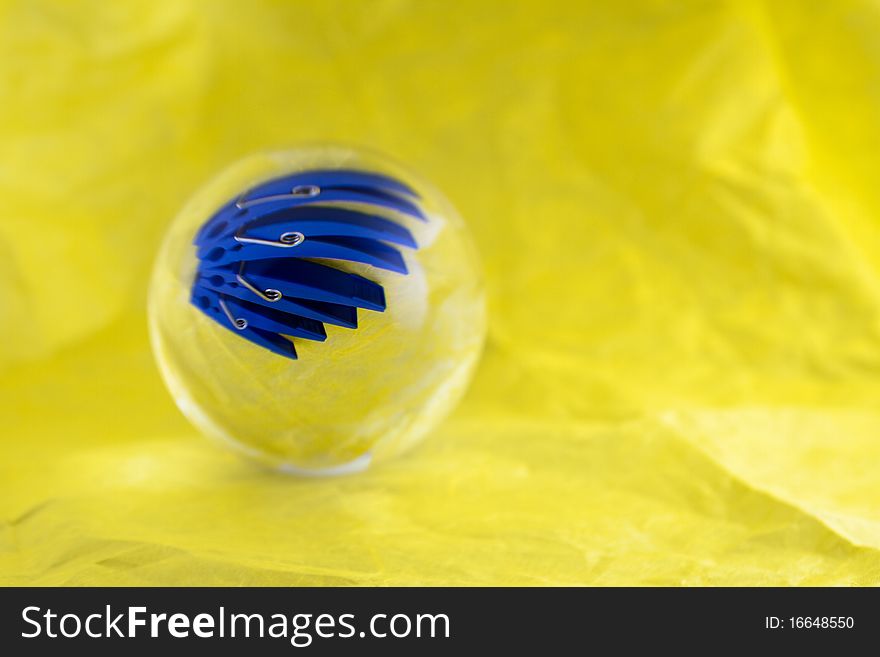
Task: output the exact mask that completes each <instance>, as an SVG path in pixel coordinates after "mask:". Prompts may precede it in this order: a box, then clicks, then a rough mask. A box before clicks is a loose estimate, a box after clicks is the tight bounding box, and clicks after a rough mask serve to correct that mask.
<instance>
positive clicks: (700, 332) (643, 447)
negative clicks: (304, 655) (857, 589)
mask: <svg viewBox="0 0 880 657" xmlns="http://www.w3.org/2000/svg"><path fill="white" fill-rule="evenodd" d="M878 38H880V7H878V6H877V5H876V3H872V2H867V1H848V0H843V1H841V2H834V3H831V2H826V3H822V2H785V1H783V0H776V1H773V0H767V1H766V2H759V1H757V0H756V1H749V0H741V1H730V2H704V1H696V0H695V1H692V2H657V1H647V0H646V1H644V2H626V3H623V2H599V1H597V2H579V1H572V2H548V1H547V0H541V1H531V0H523V1H521V2H502V1H500V0H498V1H491V2H490V1H475V2H469V3H453V4H450V3H448V2H440V1H424V2H406V1H403V0H374V1H371V2H346V1H343V0H340V1H338V2H321V3H314V2H288V3H280V2H278V3H276V2H254V1H250V2H235V1H225V2H224V1H215V2H184V1H181V0H168V1H164V2H159V1H155V0H150V1H146V0H145V1H144V2H120V3H102V2H87V3H63V2H44V1H38V2H0V101H2V102H0V144H2V146H0V198H2V199H3V207H2V211H0V318H2V321H0V410H2V415H0V417H2V418H3V428H2V433H0V523H2V524H0V583H3V584H35V585H65V584H66V585H85V584H90V585H94V584H105V585H141V584H146V585H186V584H203V585H215V584H216V585H230V584H232V585H238V584H255V585H262V584H265V585H296V584H312V585H315V584H317V585H320V584H356V585H390V584H398V585H400V584H402V585H417V584H425V585H484V584H492V585H515V584H526V585H548V584H550V585H557V584H562V585H568V584H595V585H620V584H644V585H664V584H665V585H669V584H672V585H678V584H684V585H708V584H728V585H763V584H810V585H822V584H877V583H880V476H878V475H880V441H878V439H877V436H878V434H880V406H878V404H880V220H878V217H880V186H878V185H877V184H876V180H877V178H876V176H877V171H880V122H878V121H877V117H878V116H880V96H878V94H877V88H878V84H880V51H878V50H877V48H876V43H877V39H878ZM321 140H332V141H336V142H340V141H341V142H351V143H356V144H363V145H365V146H368V147H371V148H375V149H377V150H379V151H382V152H386V153H389V154H391V155H392V156H394V157H395V158H396V159H398V160H400V161H402V162H404V163H406V164H407V165H409V166H411V167H412V168H413V169H414V170H416V171H418V172H419V173H421V174H422V175H423V176H424V177H425V178H426V179H428V180H430V181H431V182H433V183H434V184H435V185H436V186H437V187H438V188H439V189H440V190H442V191H443V192H444V193H445V194H446V195H447V196H448V197H449V198H450V200H451V201H452V202H453V204H454V205H455V206H456V207H457V208H458V209H459V210H460V212H461V214H462V215H463V216H464V218H465V220H466V221H467V222H468V225H469V227H470V229H471V231H472V232H473V234H474V237H475V241H476V245H477V248H478V250H479V252H480V257H481V260H482V263H483V266H484V269H485V276H486V281H487V289H488V297H489V338H488V342H487V345H486V350H485V353H484V357H483V360H482V362H481V364H480V366H479V369H478V371H477V374H476V378H475V380H474V383H473V385H472V386H471V388H470V390H469V392H468V393H467V395H466V397H465V400H464V402H463V403H462V405H461V406H460V407H459V408H458V409H457V411H456V412H455V413H454V414H453V415H452V417H451V418H450V419H449V420H448V421H446V422H445V423H444V424H443V425H442V426H441V427H440V428H439V429H437V430H436V431H434V432H433V433H432V435H431V436H429V438H428V439H427V440H426V441H425V442H424V443H423V444H422V445H420V446H419V447H418V448H416V449H415V450H413V451H411V452H409V453H408V454H406V455H405V456H403V457H401V458H398V459H396V460H391V461H388V462H387V463H383V464H381V465H377V466H376V467H375V468H373V469H371V470H369V471H367V472H365V473H362V474H358V475H353V476H348V477H337V478H324V479H305V478H301V479H297V478H292V477H289V476H284V475H280V474H274V473H271V472H267V471H266V470H264V469H262V468H260V467H259V466H256V465H253V464H250V463H248V462H246V461H244V460H241V459H240V458H239V457H238V456H236V455H235V454H233V453H231V452H227V451H224V450H222V449H219V448H217V447H215V446H213V445H212V444H210V443H209V442H208V441H206V440H204V439H202V438H201V437H200V436H199V435H198V433H197V431H196V430H195V429H193V428H192V427H191V426H190V425H189V424H188V423H187V422H186V421H185V420H184V419H183V417H182V416H181V415H180V414H179V412H178V411H177V410H176V408H175V406H174V404H173V402H172V399H171V397H170V395H169V394H168V393H167V392H166V390H165V389H164V387H163V385H162V382H161V380H160V377H159V375H158V372H157V370H156V366H155V364H154V360H153V356H152V354H151V353H150V347H149V340H148V336H147V319H146V314H145V312H146V310H145V309H146V294H147V285H148V278H149V270H150V267H151V264H152V262H153V260H154V258H155V255H156V252H157V250H158V246H159V242H160V240H161V238H162V235H163V233H164V232H165V231H166V229H167V228H168V225H169V222H170V221H171V219H172V217H173V216H174V215H175V214H176V213H177V212H178V211H179V210H180V208H181V207H182V206H183V204H184V202H185V200H186V199H187V198H188V197H190V195H191V194H192V192H193V191H194V190H195V189H196V188H197V187H199V186H200V185H201V184H203V183H204V182H205V181H207V180H209V179H210V178H211V177H212V176H213V175H215V174H216V173H217V172H218V171H219V170H221V169H223V168H224V167H225V166H227V165H228V164H230V163H231V162H233V161H235V160H237V159H239V158H241V157H244V156H245V155H247V154H249V153H252V152H255V151H259V150H262V149H274V148H286V147H290V146H294V145H296V144H297V143H300V142H303V141H321Z"/></svg>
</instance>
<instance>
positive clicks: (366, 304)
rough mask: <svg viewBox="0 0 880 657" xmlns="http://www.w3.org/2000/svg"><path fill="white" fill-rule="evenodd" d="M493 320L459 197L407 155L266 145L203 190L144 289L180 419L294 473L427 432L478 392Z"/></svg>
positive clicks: (358, 462)
mask: <svg viewBox="0 0 880 657" xmlns="http://www.w3.org/2000/svg"><path fill="white" fill-rule="evenodd" d="M485 313H486V310H485V298H484V291H483V283H482V279H481V272H480V269H479V265H478V262H477V258H476V255H475V252H474V249H473V246H472V244H471V242H470V239H469V237H468V234H467V231H466V229H465V226H464V224H463V222H462V220H461V219H460V218H459V216H458V215H457V214H456V212H455V210H454V209H453V208H452V206H451V205H450V203H449V202H448V201H447V200H446V199H445V198H444V197H443V196H442V195H441V194H440V193H439V192H438V191H437V190H436V189H434V188H433V187H432V186H430V185H429V184H427V183H426V182H424V181H422V180H420V179H418V178H417V177H415V176H414V175H413V174H411V173H410V172H408V171H407V170H405V169H404V168H403V167H401V166H400V165H398V164H396V163H394V162H392V161H390V160H388V159H386V158H384V157H381V156H379V155H376V154H373V153H368V152H365V151H361V150H355V149H351V148H343V147H338V146H315V147H308V148H301V149H296V150H290V151H280V152H263V153H258V154H255V155H252V156H250V157H247V158H245V159H243V160H241V161H239V162H237V163H236V164H234V165H233V166H231V167H230V168H229V169H227V170H225V171H224V172H222V173H221V174H220V175H219V176H218V177H217V178H215V179H214V180H212V181H211V182H209V183H208V184H207V185H205V186H204V187H202V188H201V189H199V190H198V191H197V192H196V194H195V195H194V196H193V197H192V198H191V199H190V201H189V202H188V203H187V204H186V206H185V207H184V208H183V210H182V211H181V212H180V214H179V215H178V217H177V218H176V219H175V220H174V222H173V224H172V226H171V228H170V229H169V232H168V234H167V235H166V237H165V240H164V242H163V245H162V247H161V250H160V253H159V257H158V259H157V261H156V264H155V268H154V271H153V279H152V284H151V288H150V298H149V316H150V336H151V340H152V343H153V350H154V352H155V355H156V359H157V361H158V363H159V368H160V370H161V372H162V376H163V378H164V380H165V382H166V384H167V385H168V387H169V389H170V391H171V394H172V395H173V397H174V399H175V401H176V402H177V405H178V406H179V407H180V409H181V411H182V412H183V413H184V415H186V416H187V417H188V418H189V420H190V421H191V422H192V423H193V424H195V425H196V426H197V427H198V428H199V429H200V430H201V431H202V432H203V433H205V434H207V435H208V436H210V437H213V438H217V439H219V440H221V441H223V442H224V443H226V444H227V445H230V446H232V447H234V448H236V449H238V450H239V451H241V452H243V453H244V454H246V455H248V456H251V457H253V458H255V459H257V460H259V461H261V462H263V463H265V464H267V465H270V466H272V467H275V468H278V469H280V470H282V471H286V472H291V473H299V474H339V473H345V472H353V471H357V470H361V469H363V468H365V467H367V466H368V465H370V464H371V463H374V462H377V461H380V460H383V459H386V458H389V457H391V456H393V455H396V454H399V453H401V452H402V451H404V450H405V449H407V448H409V447H411V446H412V445H414V444H415V443H416V442H418V441H419V440H420V439H421V438H422V437H424V436H425V435H426V434H427V433H428V432H429V431H430V430H431V429H432V428H433V427H434V426H435V425H436V424H437V423H439V422H440V420H442V419H443V418H444V417H445V416H446V415H447V414H448V413H449V411H450V410H451V409H452V408H453V407H454V406H455V404H456V403H457V402H458V400H459V399H460V398H461V396H462V394H463V393H464V390H465V388H466V387H467V384H468V382H469V380H470V377H471V374H472V372H473V369H474V366H475V365H476V362H477V360H478V357H479V354H480V351H481V349H482V344H483V340H484V337H485V332H486V315H485Z"/></svg>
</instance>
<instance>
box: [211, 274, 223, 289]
mask: <svg viewBox="0 0 880 657" xmlns="http://www.w3.org/2000/svg"><path fill="white" fill-rule="evenodd" d="M208 280H209V281H210V282H211V285H213V286H214V287H220V286H221V285H223V277H222V276H211V278H209V279H208Z"/></svg>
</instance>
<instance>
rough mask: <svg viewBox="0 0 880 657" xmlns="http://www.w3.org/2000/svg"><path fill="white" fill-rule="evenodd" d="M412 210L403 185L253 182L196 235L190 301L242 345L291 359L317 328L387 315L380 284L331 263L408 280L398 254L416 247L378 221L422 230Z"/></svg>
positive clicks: (327, 178) (294, 179)
mask: <svg viewBox="0 0 880 657" xmlns="http://www.w3.org/2000/svg"><path fill="white" fill-rule="evenodd" d="M418 202H419V197H418V195H417V194H416V192H415V191H414V190H412V189H411V188H410V187H409V186H407V185H405V184H404V183H402V182H401V181H398V180H396V179H394V178H391V177H388V176H385V175H382V174H376V173H371V172H364V171H355V170H347V169H346V170H325V169H321V170H314V171H306V172H300V173H297V174H293V175H290V176H285V177H282V178H277V179H274V180H270V181H268V182H265V183H261V184H260V185H257V186H256V187H254V188H252V189H250V190H248V191H247V192H245V193H244V194H242V195H240V196H239V197H237V198H236V199H233V200H231V201H229V202H228V203H226V204H225V205H224V206H223V207H221V208H220V209H219V210H218V211H217V212H216V213H215V214H214V215H213V216H212V217H211V218H210V219H208V221H206V222H205V224H204V225H203V226H202V227H201V228H200V229H199V231H198V233H197V235H196V237H195V239H194V240H193V241H194V243H195V245H196V254H197V257H198V258H199V267H198V269H197V272H196V276H195V280H194V281H193V288H192V299H191V301H192V303H193V305H195V306H196V307H197V308H199V309H200V310H201V311H202V312H204V313H205V314H206V315H207V316H208V317H210V318H211V319H213V320H214V321H216V322H217V323H219V324H221V325H222V326H224V327H225V328H227V329H229V330H231V331H234V332H236V333H237V334H238V335H240V336H241V337H243V338H245V339H248V340H250V341H251V342H253V343H254V344H257V345H259V346H261V347H264V348H266V349H269V350H270V351H272V352H274V353H276V354H279V355H282V356H285V357H287V358H293V359H295V358H296V349H295V347H294V343H293V338H300V339H306V340H319V341H323V340H325V339H326V337H327V335H326V332H325V330H324V324H325V323H328V324H333V325H336V326H343V327H346V328H351V329H354V328H356V327H357V310H358V309H359V308H361V309H364V310H372V311H378V312H382V311H384V310H385V292H384V290H383V288H382V286H381V285H379V284H378V283H376V282H374V281H372V280H370V279H368V278H366V277H364V276H358V275H356V274H352V273H349V272H345V271H342V270H341V269H338V268H336V267H334V266H332V261H334V260H336V261H349V262H358V263H363V264H367V265H371V266H373V267H377V268H379V269H385V270H388V271H391V272H395V273H398V274H401V275H406V274H407V267H406V263H405V261H404V258H403V255H402V253H401V251H400V250H399V248H400V247H403V248H409V249H415V248H418V246H417V244H416V241H415V238H414V237H413V235H412V233H411V232H410V231H409V229H407V228H406V226H405V225H404V224H403V223H401V222H400V221H399V220H395V219H389V218H387V217H386V216H382V215H380V214H376V212H377V211H380V210H381V211H384V212H386V213H388V214H390V215H391V216H393V217H400V218H402V217H411V218H416V219H418V220H420V221H427V218H426V214H425V213H424V212H423V210H422V209H421V207H420V206H419V204H418ZM315 259H318V260H321V262H315V261H314V260H315ZM327 263H331V264H327Z"/></svg>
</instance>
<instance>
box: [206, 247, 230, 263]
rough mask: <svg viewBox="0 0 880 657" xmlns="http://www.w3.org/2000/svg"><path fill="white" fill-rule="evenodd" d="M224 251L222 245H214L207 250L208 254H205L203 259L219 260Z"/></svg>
mask: <svg viewBox="0 0 880 657" xmlns="http://www.w3.org/2000/svg"><path fill="white" fill-rule="evenodd" d="M225 252H226V249H224V248H223V247H222V246H215V247H214V248H213V249H211V250H210V251H208V255H206V256H205V260H211V261H212V262H213V261H215V260H219V259H220V258H222V257H223V254H224V253H225Z"/></svg>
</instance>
